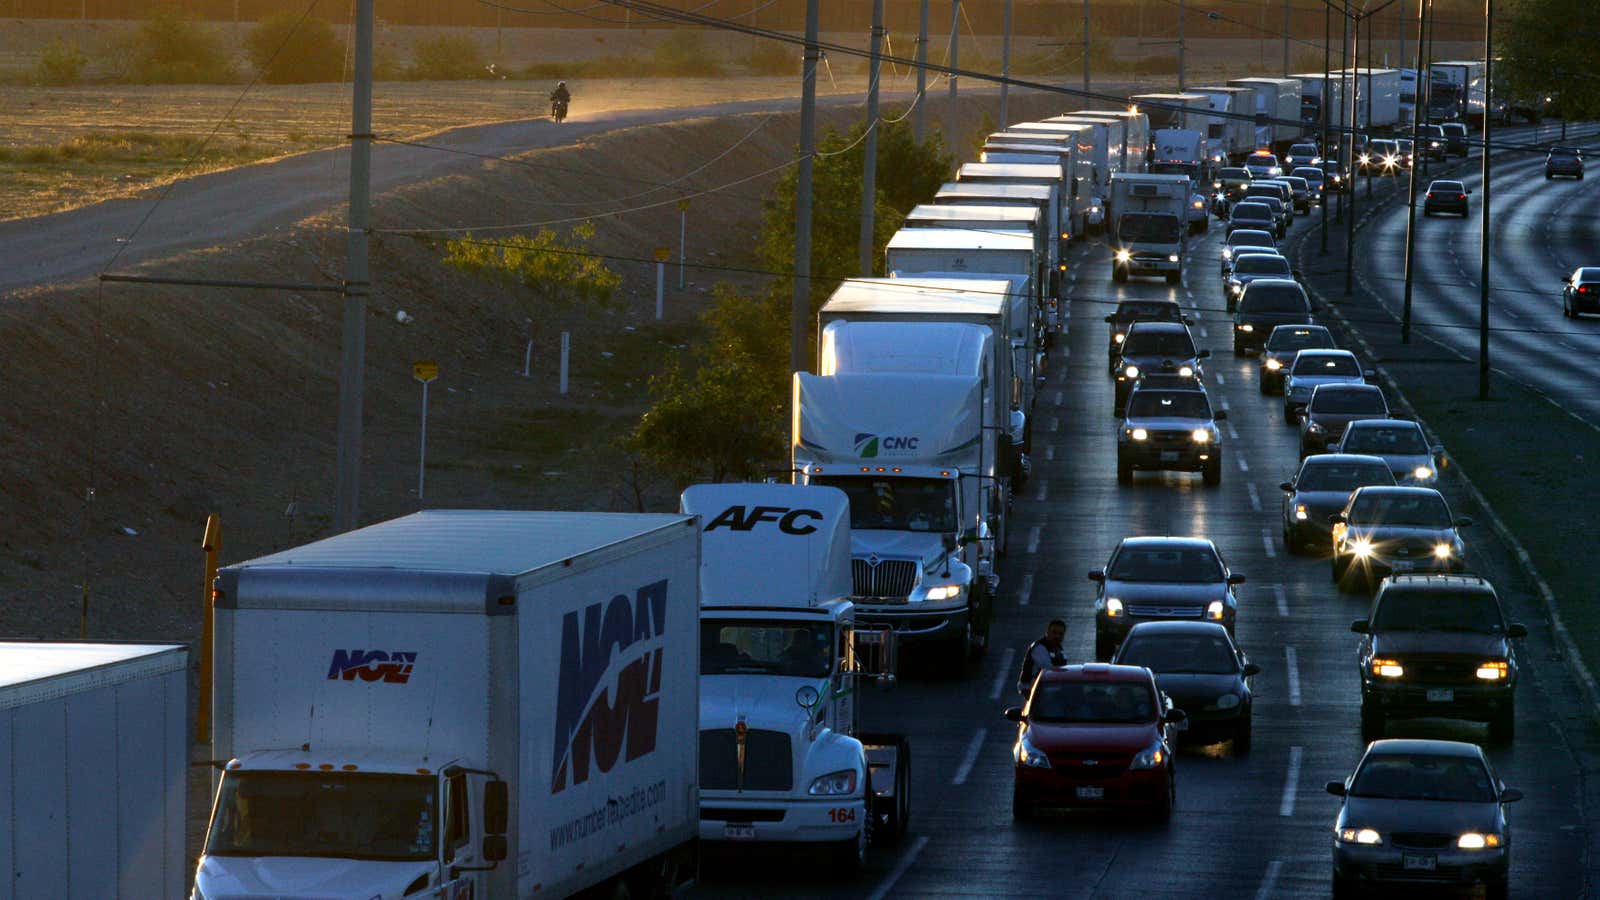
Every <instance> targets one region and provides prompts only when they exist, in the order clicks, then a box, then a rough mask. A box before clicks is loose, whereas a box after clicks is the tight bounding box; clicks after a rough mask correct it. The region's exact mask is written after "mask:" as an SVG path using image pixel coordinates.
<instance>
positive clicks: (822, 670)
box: [700, 619, 833, 678]
mask: <svg viewBox="0 0 1600 900" xmlns="http://www.w3.org/2000/svg"><path fill="white" fill-rule="evenodd" d="M831 671H833V626H831V625H828V624H826V623H817V622H796V621H793V620H790V619H761V620H751V619H739V620H727V619H724V620H721V621H718V620H716V619H705V620H702V621H701V622H700V674H701V675H784V676H788V677H791V678H826V677H827V676H828V673H829V672H831Z"/></svg>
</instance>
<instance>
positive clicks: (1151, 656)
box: [1116, 634, 1239, 675]
mask: <svg viewBox="0 0 1600 900" xmlns="http://www.w3.org/2000/svg"><path fill="white" fill-rule="evenodd" d="M1116 661H1117V662H1118V663H1119V664H1121V665H1125V666H1144V667H1145V668H1147V669H1149V670H1150V671H1152V672H1154V673H1156V674H1157V675H1232V674H1233V673H1235V672H1237V671H1239V660H1238V658H1237V657H1235V656H1234V655H1233V647H1231V646H1229V644H1228V639H1227V637H1225V636H1223V635H1220V634H1130V635H1128V639H1127V640H1125V641H1123V643H1122V649H1121V650H1119V651H1117V659H1116Z"/></svg>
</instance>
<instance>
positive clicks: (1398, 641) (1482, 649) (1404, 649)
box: [1372, 631, 1509, 660]
mask: <svg viewBox="0 0 1600 900" xmlns="http://www.w3.org/2000/svg"><path fill="white" fill-rule="evenodd" d="M1508 649H1509V648H1508V647H1507V644H1506V638H1505V635H1500V634H1477V633H1474V632H1470V631H1380V632H1376V633H1374V634H1373V635H1372V655H1373V656H1390V655H1396V656H1399V657H1400V658H1401V659H1402V660H1403V659H1404V658H1405V655H1406V654H1416V653H1426V654H1429V655H1437V654H1450V655H1453V656H1466V657H1471V658H1473V659H1480V660H1482V659H1505V658H1506V656H1507V650H1508Z"/></svg>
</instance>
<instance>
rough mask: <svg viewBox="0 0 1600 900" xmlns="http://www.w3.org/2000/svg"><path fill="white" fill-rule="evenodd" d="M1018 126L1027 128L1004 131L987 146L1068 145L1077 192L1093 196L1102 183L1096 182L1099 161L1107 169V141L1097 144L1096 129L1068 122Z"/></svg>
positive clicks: (993, 135)
mask: <svg viewBox="0 0 1600 900" xmlns="http://www.w3.org/2000/svg"><path fill="white" fill-rule="evenodd" d="M1019 125H1022V126H1027V127H1015V126H1014V127H1012V128H1008V129H1006V130H1005V131H997V132H995V133H993V134H991V135H989V137H988V138H987V139H986V141H985V143H992V144H995V145H1017V144H1045V145H1056V144H1067V145H1070V146H1071V147H1072V148H1073V151H1074V152H1073V154H1072V166H1073V168H1072V178H1073V180H1074V182H1075V183H1076V184H1077V187H1078V193H1079V194H1080V195H1084V196H1087V195H1089V194H1092V193H1094V190H1093V189H1094V187H1095V186H1096V184H1098V183H1099V182H1096V181H1095V163H1096V160H1097V159H1098V160H1099V162H1100V164H1101V165H1102V166H1104V163H1105V151H1104V147H1103V144H1104V141H1101V142H1100V143H1099V144H1097V143H1096V141H1095V134H1096V131H1095V127H1094V125H1092V124H1090V123H1087V122H1080V123H1077V124H1070V123H1067V122H1053V123H1049V124H1048V125H1046V124H1044V123H1038V122H1023V123H1019Z"/></svg>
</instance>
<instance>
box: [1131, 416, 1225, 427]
mask: <svg viewBox="0 0 1600 900" xmlns="http://www.w3.org/2000/svg"><path fill="white" fill-rule="evenodd" d="M1125 427H1127V428H1143V429H1144V430H1146V431H1193V430H1195V429H1196V428H1210V427H1211V420H1210V419H1191V418H1181V417H1178V416H1156V417H1154V418H1148V419H1134V418H1129V419H1127V420H1126V423H1125Z"/></svg>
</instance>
